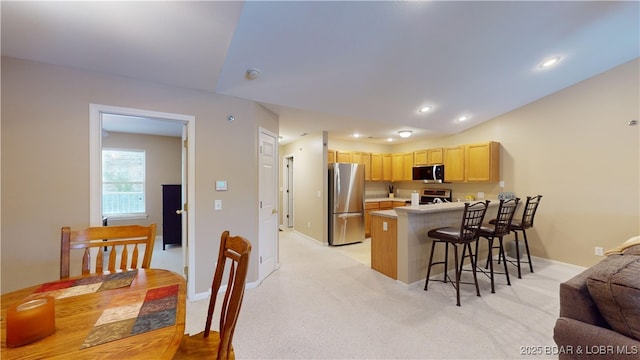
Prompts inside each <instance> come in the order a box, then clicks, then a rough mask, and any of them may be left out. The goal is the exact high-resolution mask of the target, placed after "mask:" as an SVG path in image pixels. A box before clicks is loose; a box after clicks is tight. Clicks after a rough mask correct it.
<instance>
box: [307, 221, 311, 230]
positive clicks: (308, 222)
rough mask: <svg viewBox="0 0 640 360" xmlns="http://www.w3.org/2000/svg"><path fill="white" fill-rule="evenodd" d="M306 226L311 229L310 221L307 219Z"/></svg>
mask: <svg viewBox="0 0 640 360" xmlns="http://www.w3.org/2000/svg"><path fill="white" fill-rule="evenodd" d="M307 227H308V228H309V229H311V221H307Z"/></svg>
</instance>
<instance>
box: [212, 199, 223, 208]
mask: <svg viewBox="0 0 640 360" xmlns="http://www.w3.org/2000/svg"><path fill="white" fill-rule="evenodd" d="M214 209H215V210H216V211H218V210H222V200H216V201H215V202H214Z"/></svg>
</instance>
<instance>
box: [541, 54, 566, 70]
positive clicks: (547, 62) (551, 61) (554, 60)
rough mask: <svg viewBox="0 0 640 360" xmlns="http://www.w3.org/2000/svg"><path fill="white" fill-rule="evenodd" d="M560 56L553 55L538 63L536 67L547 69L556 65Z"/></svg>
mask: <svg viewBox="0 0 640 360" xmlns="http://www.w3.org/2000/svg"><path fill="white" fill-rule="evenodd" d="M560 59H561V57H560V56H554V57H552V58H549V59H547V60H545V61H543V62H541V63H540V65H538V67H539V68H540V69H547V68H550V67H552V66H553V65H556V64H557V63H558V62H560Z"/></svg>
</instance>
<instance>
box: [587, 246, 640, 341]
mask: <svg viewBox="0 0 640 360" xmlns="http://www.w3.org/2000/svg"><path fill="white" fill-rule="evenodd" d="M638 274H640V256H634V255H622V256H615V257H612V258H610V259H609V260H608V261H602V262H600V263H598V264H596V265H594V266H593V267H592V271H591V273H590V275H589V277H588V278H587V288H588V289H589V294H591V297H592V298H593V301H594V302H595V303H596V306H597V307H598V310H599V311H600V313H601V314H602V316H603V317H604V319H605V320H606V321H607V323H608V324H609V326H611V328H612V329H613V330H615V331H617V332H619V333H621V334H623V335H626V336H629V337H632V338H635V339H638V340H640V276H639V275H638Z"/></svg>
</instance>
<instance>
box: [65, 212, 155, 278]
mask: <svg viewBox="0 0 640 360" xmlns="http://www.w3.org/2000/svg"><path fill="white" fill-rule="evenodd" d="M155 240H156V224H151V225H149V226H141V225H125V226H98V227H90V228H87V229H84V230H80V231H72V230H71V229H70V228H69V227H68V226H66V227H63V228H62V234H61V246H60V279H66V278H68V277H69V268H70V262H71V250H72V249H84V254H83V256H82V275H90V274H92V273H95V274H101V273H103V272H104V264H105V259H104V254H103V253H104V252H106V251H107V250H108V252H109V254H108V255H109V259H108V264H107V270H108V271H109V272H116V271H117V270H129V269H137V268H138V261H139V254H138V247H139V245H140V244H143V245H145V247H144V257H143V258H142V264H141V266H140V267H141V268H143V269H146V268H149V267H150V266H151V256H152V255H153V245H154V243H155ZM127 245H129V246H127ZM131 246H133V252H132V254H131V259H130V260H129V248H130V247H131ZM103 247H104V249H105V250H104V251H103V250H102V248H103ZM128 247H129V248H128ZM92 249H94V252H96V257H95V266H92V265H91V250H92ZM118 254H119V255H118ZM118 256H119V257H120V264H119V266H118V267H117V268H116V258H118Z"/></svg>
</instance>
